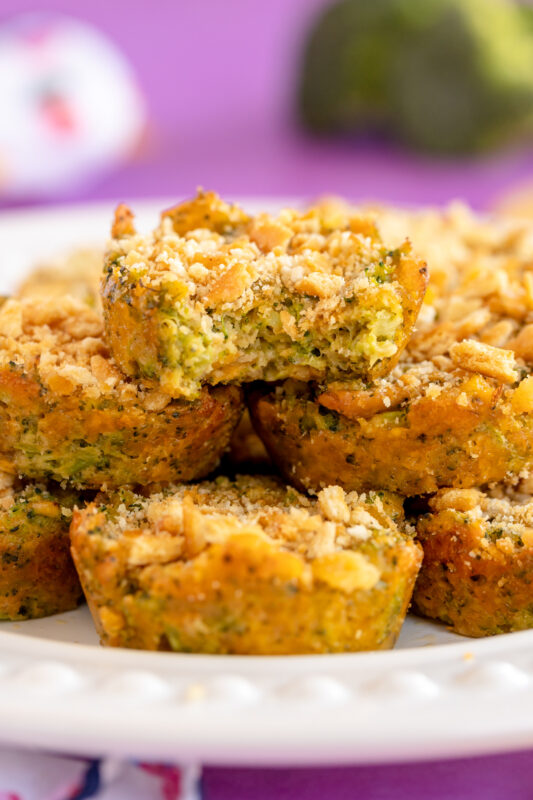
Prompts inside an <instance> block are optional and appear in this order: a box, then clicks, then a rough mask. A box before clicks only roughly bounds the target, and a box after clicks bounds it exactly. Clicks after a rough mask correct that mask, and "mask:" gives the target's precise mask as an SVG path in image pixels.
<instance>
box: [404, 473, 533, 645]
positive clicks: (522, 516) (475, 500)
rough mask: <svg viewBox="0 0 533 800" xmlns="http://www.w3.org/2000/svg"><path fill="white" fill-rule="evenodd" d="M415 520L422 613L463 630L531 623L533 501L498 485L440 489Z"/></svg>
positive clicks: (482, 632) (473, 632)
mask: <svg viewBox="0 0 533 800" xmlns="http://www.w3.org/2000/svg"><path fill="white" fill-rule="evenodd" d="M429 505H430V511H429V513H428V514H425V515H423V516H421V517H419V519H418V520H417V523H416V529H417V535H418V538H419V540H420V542H421V544H422V547H423V548H424V561H423V565H422V569H421V571H420V575H419V577H418V581H417V584H416V587H415V592H414V598H413V603H414V607H415V610H416V611H417V613H419V614H421V615H422V616H425V617H430V618H431V619H438V620H441V621H442V622H445V623H446V624H447V625H450V626H451V628H452V630H454V631H455V632H456V633H460V634H463V635H464V636H491V635H494V634H497V633H509V632H510V631H518V630H524V629H525V628H532V627H533V593H532V585H533V502H532V499H531V496H530V495H525V494H521V493H518V492H514V491H511V490H509V489H508V488H507V489H505V488H504V487H496V488H495V489H493V490H492V491H490V492H487V491H481V490H480V489H462V490H457V489H442V490H441V491H440V492H438V493H437V494H436V495H435V496H434V497H433V498H432V499H431V500H430V501H429Z"/></svg>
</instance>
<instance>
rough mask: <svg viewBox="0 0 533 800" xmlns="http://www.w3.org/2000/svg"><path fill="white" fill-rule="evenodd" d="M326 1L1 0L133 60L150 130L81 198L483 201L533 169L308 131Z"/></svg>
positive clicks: (530, 162)
mask: <svg viewBox="0 0 533 800" xmlns="http://www.w3.org/2000/svg"><path fill="white" fill-rule="evenodd" d="M325 3H326V0H224V1H223V0H152V2H149V1H148V0H139V1H138V2H136V1H135V0H91V2H85V3H81V2H74V0H71V1H70V2H68V0H48V2H44V1H43V0H33V2H32V1H31V0H0V19H6V18H8V17H10V16H12V15H14V14H17V13H21V12H24V11H43V10H46V11H56V12H63V13H66V14H70V15H72V16H76V17H78V18H80V19H85V20H86V21H88V22H90V23H92V24H93V25H95V26H96V27H98V28H99V29H100V30H102V31H103V32H105V33H106V34H107V35H108V36H109V37H110V38H111V39H112V40H113V41H114V42H115V43H116V44H117V45H118V46H119V47H120V49H121V50H122V51H123V52H124V53H125V55H126V56H127V57H128V59H129V60H130V61H131V63H132V65H133V67H134V69H135V71H136V74H137V78H138V81H139V84H140V86H141V88H142V90H143V92H144V94H145V96H146V98H147V101H148V108H149V128H148V132H147V136H146V140H145V142H144V143H143V146H142V147H141V148H140V152H139V154H138V155H137V157H136V159H135V161H134V162H133V163H131V164H129V165H127V166H126V167H123V168H121V169H120V170H118V171H116V172H115V173H114V174H109V175H108V176H107V177H105V178H104V179H101V180H99V182H98V183H97V184H95V185H92V186H90V187H89V186H88V187H86V189H82V190H78V191H77V193H76V198H79V199H85V198H88V197H91V198H92V197H113V198H130V197H139V196H148V195H155V194H160V195H161V194H163V195H176V196H177V195H181V194H183V193H190V192H191V191H193V190H194V188H195V186H196V185H198V184H202V185H204V186H205V187H213V188H216V189H217V190H219V191H220V192H223V193H228V194H233V195H235V194H270V195H272V194H284V195H292V196H295V195H305V196H311V195H315V194H317V193H324V192H340V193H343V194H346V195H347V196H349V197H351V198H380V199H381V198H383V199H387V200H392V201H403V202H416V203H418V202H441V201H445V200H447V199H449V198H451V197H455V196H462V197H465V198H466V199H468V200H470V201H471V202H473V203H474V204H475V205H478V206H484V205H486V204H487V203H490V201H491V200H492V198H494V197H495V196H497V195H498V193H499V192H500V191H501V190H502V189H503V188H504V187H505V186H506V185H507V184H509V183H512V182H514V181H517V180H519V179H522V178H526V177H527V176H528V175H530V174H533V156H532V155H530V154H528V153H527V152H524V151H520V152H511V153H507V154H504V155H499V156H497V157H492V158H490V159H488V160H487V159H485V160H482V161H474V162H446V161H445V162H440V163H436V162H433V161H430V160H427V159H421V158H417V157H416V156H412V155H408V154H406V153H404V152H402V151H400V150H395V149H394V148H390V147H388V148H385V149H384V147H383V146H382V145H378V144H377V143H372V142H366V143H358V144H355V143H350V142H328V141H317V140H313V139H311V138H309V137H307V136H305V135H304V134H302V133H301V132H300V131H299V130H298V129H297V126H296V124H295V122H294V117H293V111H292V104H293V94H294V88H295V82H296V70H297V65H298V59H299V54H300V52H301V48H302V43H303V41H304V37H305V33H306V31H307V29H308V27H309V25H310V22H311V20H312V19H313V17H314V15H315V14H316V12H317V11H318V10H319V9H320V8H321V7H322V6H324V5H325Z"/></svg>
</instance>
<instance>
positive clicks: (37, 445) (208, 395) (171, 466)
mask: <svg viewBox="0 0 533 800" xmlns="http://www.w3.org/2000/svg"><path fill="white" fill-rule="evenodd" d="M241 413H242V398H241V392H240V390H239V389H238V388H237V387H233V386H228V387H224V386H221V387H215V388H213V389H210V388H207V387H206V388H204V389H202V391H201V392H200V394H199V396H198V397H197V398H196V399H195V400H193V401H188V400H171V398H170V397H169V396H168V395H165V394H163V393H161V392H159V391H154V390H151V389H146V388H145V387H144V386H143V385H141V384H140V383H136V382H134V381H131V380H129V379H125V378H124V376H123V375H122V374H121V373H120V372H119V371H118V369H117V368H116V366H115V364H114V363H113V361H112V360H111V358H110V356H109V353H108V350H107V346H106V343H105V341H104V339H103V330H102V322H101V319H100V316H99V315H98V314H97V313H96V312H95V311H94V310H92V309H90V308H89V307H88V306H86V305H85V304H83V303H81V302H80V301H76V300H74V299H73V298H68V297H66V298H62V299H51V300H48V301H46V300H44V299H37V298H34V299H32V298H28V299H25V300H20V301H19V300H8V301H7V302H6V303H4V305H3V306H2V307H1V308H0V425H1V428H2V439H1V441H0V456H4V457H6V458H8V459H9V460H10V461H12V463H13V465H14V469H15V471H16V472H17V473H18V474H20V475H22V476H25V477H27V478H34V479H38V480H45V479H54V480H57V481H60V482H61V481H69V482H70V483H72V484H73V485H75V486H77V487H81V488H91V487H94V488H100V487H101V486H103V485H107V486H108V487H114V486H121V485H123V484H142V485H144V484H148V483H154V482H156V483H157V482H164V481H172V480H174V481H175V480H192V479H194V478H198V477H202V476H204V475H207V474H208V473H209V472H210V471H211V470H212V469H214V468H215V467H216V466H217V464H218V462H219V459H220V457H221V455H222V453H223V452H224V450H225V449H226V447H227V445H228V444H229V441H230V438H231V434H232V432H233V429H234V427H235V426H236V425H237V423H238V421H239V418H240V415H241Z"/></svg>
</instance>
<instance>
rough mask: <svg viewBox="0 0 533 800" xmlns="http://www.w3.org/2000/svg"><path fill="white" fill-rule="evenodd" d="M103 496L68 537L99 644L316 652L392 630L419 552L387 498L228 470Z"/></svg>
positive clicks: (370, 644) (373, 644)
mask: <svg viewBox="0 0 533 800" xmlns="http://www.w3.org/2000/svg"><path fill="white" fill-rule="evenodd" d="M102 502H103V503H104V505H103V506H102V505H100V506H98V505H93V506H90V507H89V508H87V509H86V510H85V511H82V512H79V513H77V514H76V515H75V517H74V520H73V524H72V528H71V536H72V552H73V556H74V560H75V562H76V564H77V567H78V571H79V574H80V576H81V580H82V584H83V586H84V590H85V593H86V595H87V597H88V599H89V602H90V606H91V609H92V612H93V615H94V617H95V622H96V624H97V627H98V629H99V631H100V634H101V637H102V641H103V643H104V644H110V645H114V646H125V647H137V648H145V649H175V650H182V651H192V652H204V653H241V654H251V653H255V654H283V653H313V652H315V653H318V652H343V651H352V650H365V649H375V648H385V647H391V646H392V645H393V643H394V641H395V639H396V636H397V635H398V632H399V629H400V626H401V623H402V621H403V618H404V616H405V613H406V611H407V606H408V604H409V600H410V594H411V591H412V586H413V583H414V579H415V577H416V573H417V571H418V568H419V564H420V557H421V556H420V551H419V549H418V547H417V545H416V544H415V543H414V542H413V540H412V538H411V536H410V535H409V534H407V533H402V532H401V530H400V529H399V527H398V526H399V525H400V526H401V525H402V522H401V502H399V501H397V500H395V499H394V498H390V499H389V498H387V497H383V498H382V497H381V496H380V495H379V494H378V493H373V494H371V495H368V496H366V497H361V498H358V497H357V496H355V495H351V496H347V495H346V494H345V493H344V492H343V491H342V489H340V487H329V488H328V489H327V490H324V492H322V493H321V495H320V496H319V497H318V499H317V500H310V499H309V498H307V497H305V496H303V495H298V493H297V492H295V491H294V490H292V489H287V488H286V487H284V486H283V485H282V484H281V482H280V481H278V480H277V479H275V478H266V477H263V478H250V477H240V478H237V480H236V482H231V481H229V480H228V479H222V478H221V479H218V480H217V482H214V483H211V484H207V483H206V484H200V485H198V486H190V487H183V486H182V487H175V489H174V490H170V491H169V492H168V493H167V494H165V493H163V494H160V495H157V496H152V497H151V498H148V499H144V498H141V497H139V496H138V495H137V496H132V495H130V496H129V497H127V496H126V495H124V494H123V495H122V496H121V497H119V498H118V500H117V498H115V499H114V498H102ZM395 519H396V520H397V523H396V522H395V521H394V520H395Z"/></svg>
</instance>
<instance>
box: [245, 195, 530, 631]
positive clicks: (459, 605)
mask: <svg viewBox="0 0 533 800" xmlns="http://www.w3.org/2000/svg"><path fill="white" fill-rule="evenodd" d="M377 217H378V220H379V224H380V227H381V228H382V229H383V230H385V231H388V233H389V235H390V236H391V238H392V239H393V240H394V239H395V236H396V238H397V235H398V232H399V231H401V234H402V235H405V233H406V232H407V233H410V234H411V235H412V238H413V241H414V246H415V248H416V249H417V251H418V252H419V253H420V254H421V255H424V256H426V257H427V259H428V262H429V269H430V280H429V287H428V291H427V295H426V298H425V302H424V304H423V306H422V309H421V312H420V315H419V319H418V322H417V330H416V331H415V333H414V334H413V335H412V336H411V338H410V340H409V342H408V343H407V346H406V348H405V350H404V352H403V354H402V356H401V358H400V361H399V363H398V364H397V365H396V366H395V367H394V368H393V369H392V370H391V371H390V372H389V374H388V375H386V376H384V377H381V378H378V379H375V380H371V381H368V380H361V379H357V380H354V379H351V380H349V381H346V380H342V381H339V380H335V381H323V382H315V383H304V382H301V381H285V382H284V383H282V384H280V385H276V386H268V385H261V386H258V387H257V388H256V389H255V390H254V391H253V392H252V393H251V395H250V409H251V414H252V418H253V420H254V423H255V426H256V429H257V431H258V432H259V434H260V435H261V437H262V439H263V441H264V443H265V444H266V446H267V449H268V450H269V452H270V455H271V456H272V458H273V460H274V461H275V463H276V464H277V465H278V467H279V468H280V470H281V471H282V473H283V474H284V475H285V476H286V478H287V479H288V480H290V481H291V482H292V483H293V484H294V485H295V486H297V487H299V488H302V489H306V490H307V491H319V490H320V489H321V487H323V486H324V485H326V483H327V482H329V481H330V480H331V475H332V473H333V474H335V476H336V482H338V483H339V484H340V485H341V486H342V487H343V488H344V489H345V490H346V491H352V490H356V491H362V490H368V489H372V488H374V487H377V486H380V487H381V488H383V489H386V490H389V491H394V492H398V493H400V494H401V495H403V496H407V497H413V496H420V495H425V496H426V500H428V499H429V511H428V514H427V515H422V516H420V517H419V518H418V519H415V520H413V521H414V522H415V524H416V525H417V530H418V533H419V538H420V541H421V542H422V544H423V546H424V549H425V551H426V555H425V560H424V563H423V566H422V570H421V575H420V578H419V582H418V584H417V586H418V587H421V588H420V591H419V589H417V590H415V600H416V608H417V609H418V611H420V612H422V613H424V614H425V615H427V616H430V617H435V618H437V619H441V620H443V621H444V622H446V623H448V624H450V625H451V626H452V627H453V628H454V629H455V630H456V631H457V632H459V633H467V634H470V635H484V634H488V633H495V632H498V631H504V630H514V629H519V628H523V627H529V626H530V625H531V622H530V620H531V616H530V614H531V607H532V606H531V604H532V603H533V596H532V595H531V581H532V579H533V575H532V573H531V570H530V569H528V567H527V563H528V561H527V544H526V539H527V537H526V538H525V539H524V538H522V537H521V536H520V535H516V526H514V525H513V519H514V518H515V517H516V516H517V515H518V514H523V519H525V518H526V516H527V515H526V514H525V511H524V509H526V510H527V502H528V497H529V494H528V491H529V489H528V486H529V484H528V476H529V473H530V470H531V467H532V464H533V377H532V366H533V231H532V230H531V229H530V227H529V226H528V225H527V224H526V223H522V222H515V221H500V220H494V219H477V218H476V217H474V216H473V215H472V214H471V213H470V212H468V210H467V209H464V208H462V207H460V206H455V207H453V208H450V209H448V210H445V211H443V212H439V213H436V212H429V211H426V212H394V211H393V210H391V209H383V210H380V211H378V212H377ZM433 266H434V268H433ZM524 486H525V487H526V488H524ZM516 487H519V489H520V496H521V497H523V498H525V499H523V500H522V501H521V502H520V503H519V501H518V500H515V499H513V500H512V505H513V511H512V513H511V512H509V513H501V515H500V521H501V524H499V526H498V527H499V541H498V543H496V544H494V547H493V548H492V549H490V548H489V547H488V545H489V543H490V541H491V539H490V537H489V536H485V538H484V539H483V540H482V542H481V545H480V546H479V547H477V546H476V547H474V546H473V545H472V546H471V547H469V546H468V544H469V542H470V539H471V538H472V537H471V531H472V525H475V526H477V527H476V530H478V528H480V529H483V530H484V529H489V528H490V529H492V528H491V522H492V517H491V514H493V513H494V512H493V508H494V504H492V505H490V504H488V503H484V502H481V501H480V502H479V503H475V504H473V505H472V510H469V509H464V511H465V513H464V514H463V516H462V518H461V520H460V521H458V520H457V519H455V520H452V516H453V515H452V514H451V512H450V513H448V514H446V515H443V514H442V513H440V512H439V513H438V514H437V513H436V511H435V508H436V507H437V506H435V503H437V504H438V502H439V501H438V499H431V498H428V497H427V496H428V494H430V493H434V492H439V493H438V494H437V496H436V498H438V497H439V496H440V493H441V492H443V493H444V496H446V497H448V496H450V495H453V496H454V497H455V496H456V497H461V496H462V495H461V491H463V490H473V491H474V494H475V495H476V497H478V496H479V497H481V498H484V497H489V498H490V497H492V496H493V495H494V493H496V494H502V495H503V496H505V497H507V496H508V495H510V496H513V497H514V494H513V492H515V491H516ZM450 490H451V491H450ZM458 490H461V491H458ZM465 494H468V492H467V491H465ZM508 502H509V503H511V500H509V501H508ZM409 505H410V507H417V508H420V506H421V504H420V502H417V503H410V504H409ZM522 506H524V507H522ZM460 510H462V509H460ZM456 516H457V515H456ZM445 523H446V525H447V527H446V525H445ZM437 528H438V531H439V533H438V535H436V533H435V529H437ZM430 534H431V535H430ZM470 543H471V542H470ZM504 552H505V554H506V555H505V557H503V553H504ZM495 553H499V554H500V562H499V563H500V566H501V572H500V573H499V574H498V576H497V578H496V580H494V581H491V580H490V579H488V578H487V576H486V575H485V572H484V567H486V566H487V565H490V564H493V563H494V561H495V557H494V554H495ZM476 562H481V563H480V564H479V563H476ZM437 563H438V568H437V566H436V565H437ZM492 574H495V572H493V573H492ZM506 575H508V578H507V577H506ZM504 584H505V588H503V587H504ZM466 597H468V598H470V602H466V600H465V598H466ZM476 598H477V600H478V602H479V600H480V598H482V601H481V602H482V603H483V604H484V605H485V609H486V612H487V614H486V616H485V618H484V619H483V621H482V622H481V620H480V619H479V618H478V619H477V620H476V614H478V611H476ZM491 615H492V623H489V621H488V619H489V618H490V617H491ZM478 616H479V615H478Z"/></svg>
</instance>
